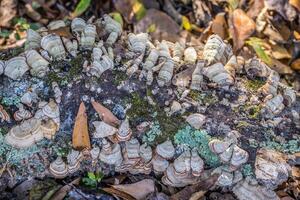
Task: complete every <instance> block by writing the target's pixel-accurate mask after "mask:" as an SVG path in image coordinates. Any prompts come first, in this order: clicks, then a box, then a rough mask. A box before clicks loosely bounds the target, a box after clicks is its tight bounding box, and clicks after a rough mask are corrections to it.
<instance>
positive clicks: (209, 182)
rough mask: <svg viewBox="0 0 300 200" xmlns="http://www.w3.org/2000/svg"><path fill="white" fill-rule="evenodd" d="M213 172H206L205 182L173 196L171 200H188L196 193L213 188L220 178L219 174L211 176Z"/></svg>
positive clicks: (204, 175)
mask: <svg viewBox="0 0 300 200" xmlns="http://www.w3.org/2000/svg"><path fill="white" fill-rule="evenodd" d="M210 174H211V171H205V172H204V174H203V180H202V181H200V182H199V183H197V184H194V185H190V186H187V187H185V188H184V189H182V190H181V191H179V192H178V193H176V194H174V195H172V196H171V198H170V199H171V200H188V199H189V198H190V197H191V196H192V195H193V194H194V193H195V192H198V191H200V190H201V191H203V192H204V191H207V190H208V189H209V188H211V187H212V186H213V185H214V184H215V182H216V181H217V180H218V178H219V174H214V175H212V176H210Z"/></svg>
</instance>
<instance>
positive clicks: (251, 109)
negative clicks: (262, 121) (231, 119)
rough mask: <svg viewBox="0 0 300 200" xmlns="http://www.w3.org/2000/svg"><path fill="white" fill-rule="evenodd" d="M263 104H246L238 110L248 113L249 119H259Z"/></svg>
mask: <svg viewBox="0 0 300 200" xmlns="http://www.w3.org/2000/svg"><path fill="white" fill-rule="evenodd" d="M261 109H262V106H261V105H251V104H246V105H242V106H240V107H239V109H238V110H236V111H237V112H240V113H246V114H247V117H248V118H249V119H259V117H260V113H261Z"/></svg>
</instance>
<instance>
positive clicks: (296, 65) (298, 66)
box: [291, 58, 300, 71]
mask: <svg viewBox="0 0 300 200" xmlns="http://www.w3.org/2000/svg"><path fill="white" fill-rule="evenodd" d="M291 67H292V69H294V70H297V71H299V70H300V58H298V59H296V60H294V61H293V62H292V64H291Z"/></svg>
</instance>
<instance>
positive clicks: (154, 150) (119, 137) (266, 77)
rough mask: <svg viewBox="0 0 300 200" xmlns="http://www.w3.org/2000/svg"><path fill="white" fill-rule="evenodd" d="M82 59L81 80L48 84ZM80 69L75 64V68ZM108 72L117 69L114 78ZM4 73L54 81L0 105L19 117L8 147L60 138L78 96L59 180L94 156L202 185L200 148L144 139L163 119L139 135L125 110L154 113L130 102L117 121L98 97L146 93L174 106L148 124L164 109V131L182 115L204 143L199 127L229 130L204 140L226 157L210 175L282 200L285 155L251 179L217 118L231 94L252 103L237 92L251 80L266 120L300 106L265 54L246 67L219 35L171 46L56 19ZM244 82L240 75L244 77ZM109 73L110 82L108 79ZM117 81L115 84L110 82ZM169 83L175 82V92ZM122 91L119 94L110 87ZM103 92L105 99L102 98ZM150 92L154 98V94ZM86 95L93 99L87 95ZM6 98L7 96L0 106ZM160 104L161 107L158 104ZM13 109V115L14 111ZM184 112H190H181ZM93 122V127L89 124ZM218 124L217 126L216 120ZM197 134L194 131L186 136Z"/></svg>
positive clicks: (247, 193)
mask: <svg viewBox="0 0 300 200" xmlns="http://www.w3.org/2000/svg"><path fill="white" fill-rule="evenodd" d="M60 28H67V29H68V28H70V34H71V36H72V37H67V36H63V35H64V34H59V33H58V32H59V31H58V32H57V31H55V30H57V29H60ZM67 29H66V30H67ZM89 53H90V54H89ZM78 55H80V56H82V55H84V56H83V59H84V60H83V62H82V63H84V64H83V66H82V67H81V66H79V68H78V72H79V73H80V77H78V79H76V81H70V83H67V86H66V87H65V85H63V84H61V82H60V81H58V80H52V79H51V81H50V85H49V84H48V82H47V83H46V81H44V80H43V79H46V78H47V80H48V78H49V77H50V76H49V77H48V75H50V74H49V73H51V77H52V75H53V74H54V76H56V75H57V76H58V77H60V76H61V74H66V73H69V72H70V71H71V68H68V67H66V69H61V68H63V67H61V68H59V69H58V67H56V66H52V65H53V64H55V63H57V62H58V63H63V64H64V63H67V64H66V65H68V66H69V65H72V62H70V60H71V61H72V59H74V58H77V57H79V56H78ZM86 55H87V56H86ZM80 59H81V58H80ZM77 64H78V63H76V65H77ZM76 67H77V66H76ZM76 67H74V66H72V70H74V68H76ZM68 70H70V71H68ZM75 71H76V70H75ZM108 71H114V72H116V73H107V72H108ZM72 72H74V71H72ZM55 73H58V74H55ZM70 73H71V72H70ZM106 73H107V74H106ZM116 74H117V75H121V76H122V77H123V75H127V76H126V77H127V78H128V79H127V80H126V81H123V80H122V81H121V83H119V80H117V76H116ZM0 75H1V76H6V77H3V78H5V79H7V80H9V81H8V82H10V83H19V85H21V82H22V78H24V80H25V82H26V81H27V82H28V81H29V82H30V81H31V80H29V78H28V77H29V75H31V76H33V77H34V78H32V79H34V81H41V82H43V84H45V85H46V84H48V85H47V88H46V87H44V88H43V89H44V90H43V92H44V93H49V94H47V95H41V92H37V91H36V90H35V89H33V88H31V87H29V88H26V89H23V88H21V87H20V91H21V92H20V91H19V90H18V94H17V95H18V98H19V99H20V101H18V102H17V103H16V104H15V105H14V106H15V107H13V106H11V107H9V106H8V107H9V108H8V107H6V106H7V105H8V104H7V105H5V104H4V103H3V106H2V105H0V120H1V123H5V124H8V122H10V121H12V120H14V124H12V125H11V126H12V128H11V129H10V130H9V131H8V133H7V134H6V135H5V142H6V143H7V144H10V145H12V146H13V147H16V148H25V147H29V146H31V145H33V144H34V143H36V142H38V141H40V140H42V139H43V138H48V139H53V138H54V136H55V134H56V132H58V131H59V130H60V128H61V129H62V127H64V125H65V124H66V123H69V116H68V119H66V115H69V113H73V112H72V111H70V112H69V110H68V109H69V107H68V108H67V109H66V107H65V106H66V105H68V106H70V102H65V101H69V100H70V99H72V100H71V104H73V103H74V102H79V101H78V97H80V98H81V100H82V102H81V103H80V105H79V108H78V111H77V115H76V117H75V116H74V126H73V133H72V150H71V151H70V152H69V154H68V155H67V157H66V158H64V157H61V156H58V157H57V158H56V159H55V160H54V161H53V162H52V163H51V164H50V166H49V168H48V169H49V172H50V174H51V175H52V176H54V177H55V178H65V177H66V176H68V175H69V174H72V173H75V172H76V171H78V170H80V167H81V165H82V164H83V162H82V161H83V160H85V159H90V160H91V161H92V165H93V166H96V165H97V164H100V163H101V164H103V165H104V166H109V167H111V169H114V170H115V171H116V172H118V173H131V174H140V173H142V174H147V175H148V174H150V173H151V172H154V174H155V175H156V176H157V177H162V182H163V183H164V184H165V185H168V186H171V187H185V186H187V185H192V184H195V183H198V182H199V181H201V178H202V175H203V174H204V172H206V170H204V169H207V167H208V166H207V165H206V164H207V163H205V161H206V159H207V158H205V156H203V155H204V154H205V153H204V152H200V151H199V149H198V146H197V145H194V146H192V145H191V148H186V149H184V150H182V149H180V147H181V146H180V145H178V148H177V146H174V145H173V143H172V138H171V137H169V135H168V139H166V141H162V142H160V144H158V145H156V146H154V145H152V144H151V145H150V144H148V143H147V142H145V141H144V140H141V138H142V137H141V134H143V133H144V132H146V130H147V131H148V128H149V130H150V131H151V128H153V127H154V125H153V124H155V123H156V122H154V121H153V122H152V121H150V120H148V119H147V121H143V122H140V121H139V122H138V123H139V124H140V125H138V126H137V128H136V129H137V132H135V131H136V129H135V128H132V127H131V126H133V121H134V120H135V119H133V116H134V115H131V114H129V112H128V113H127V111H129V110H130V111H132V112H133V111H134V110H135V109H137V110H141V109H142V112H143V113H144V111H145V110H146V109H147V108H145V107H143V105H142V106H141V107H138V108H137V107H134V106H133V107H132V108H129V107H130V106H132V105H133V103H132V102H129V103H130V106H128V105H126V106H124V105H122V106H120V107H123V106H124V109H123V108H122V109H120V110H122V117H119V115H118V114H114V113H116V112H115V110H118V109H115V108H114V109H112V111H110V110H109V109H108V108H106V107H105V106H104V105H102V104H101V103H99V102H97V101H96V100H95V99H101V100H103V99H104V100H103V102H104V103H105V105H106V102H105V101H107V102H108V101H109V102H111V101H112V100H111V99H109V98H111V97H112V96H113V98H112V99H115V96H114V95H116V99H117V98H119V96H120V95H121V96H122V95H123V94H125V93H126V94H125V95H127V93H128V94H131V93H132V92H133V91H137V92H139V91H138V90H140V89H143V90H144V89H145V88H147V91H146V93H147V100H148V103H149V106H150V104H151V105H156V106H158V107H159V108H162V107H161V105H165V106H167V107H165V108H162V109H156V108H158V107H155V108H154V107H153V108H154V109H155V114H154V112H153V113H151V118H152V114H153V116H154V115H155V116H157V117H161V116H164V115H161V113H160V112H166V114H167V115H166V116H168V117H169V118H171V119H163V120H158V121H159V125H160V126H161V127H163V128H164V129H166V127H171V128H172V131H174V130H175V128H177V127H176V126H177V124H176V123H177V121H175V123H174V120H177V119H176V117H177V116H180V117H183V118H184V119H185V120H182V119H180V120H182V121H178V125H182V124H183V123H185V124H186V125H187V127H189V128H190V129H189V130H193V131H196V133H197V134H195V135H193V137H195V138H197V139H199V140H201V141H202V136H203V135H201V134H202V132H201V131H202V129H203V131H204V129H207V130H209V131H208V132H209V134H211V135H212V136H215V135H214V133H212V132H213V131H214V130H215V128H216V127H217V126H218V128H220V129H221V128H224V127H225V126H226V128H224V130H225V129H226V131H223V132H225V133H227V134H226V136H225V138H224V139H215V138H214V139H209V140H206V146H207V143H208V148H209V149H207V150H210V153H211V152H212V153H214V154H216V158H219V160H220V161H221V166H219V167H217V168H215V169H213V170H211V171H213V173H215V174H219V177H218V179H217V182H216V185H217V186H220V187H226V188H231V189H232V191H233V192H234V194H235V195H236V196H237V197H238V198H239V199H240V200H246V199H247V200H248V199H250V200H251V199H253V200H254V199H258V200H263V199H267V200H268V199H278V197H277V195H276V193H274V192H273V189H275V188H276V187H277V186H278V185H280V184H282V183H283V182H284V181H286V180H287V179H288V177H289V172H290V168H289V166H288V164H287V163H286V160H285V159H284V158H283V155H281V154H276V153H275V152H272V153H270V152H269V151H267V150H265V149H260V150H259V151H258V153H257V156H256V161H255V167H256V169H255V175H256V178H257V181H258V182H257V181H256V180H255V179H250V178H249V177H247V178H245V177H244V176H243V175H242V172H241V171H242V166H243V165H244V164H245V163H247V162H248V159H249V154H248V152H247V151H246V150H244V149H242V148H241V147H243V148H244V145H241V144H240V143H239V137H240V134H239V132H237V131H229V130H228V129H227V124H226V125H224V124H223V122H222V123H220V119H225V118H226V117H227V116H226V114H227V113H226V112H227V110H230V109H231V110H230V112H228V113H229V114H230V115H233V114H234V113H233V112H232V111H233V109H232V107H230V106H227V105H231V106H232V105H233V104H234V102H233V101H234V100H233V101H232V102H231V100H230V99H229V98H228V97H233V98H235V96H237V95H236V94H237V93H238V92H241V93H243V95H244V96H245V97H244V96H242V95H240V96H239V98H237V99H239V100H240V99H244V103H245V102H246V101H247V100H248V97H247V95H248V94H250V92H249V91H246V87H244V88H240V86H241V85H242V86H244V85H245V84H244V82H243V81H244V80H246V81H249V80H250V81H251V80H252V81H253V80H256V81H257V80H259V81H262V82H264V83H263V85H260V86H261V87H260V86H259V87H260V88H259V89H258V90H256V91H255V92H253V96H252V97H251V98H249V100H250V101H249V102H250V104H252V103H253V102H255V105H258V107H259V108H261V109H260V110H259V111H258V112H259V113H260V114H261V115H262V118H263V120H264V119H272V118H274V117H277V115H280V114H281V113H283V112H282V111H283V110H284V109H285V108H286V107H292V106H293V105H295V102H296V98H297V96H296V91H295V90H294V89H292V88H291V87H288V86H287V85H285V84H284V83H282V82H280V74H278V73H277V72H276V71H274V70H273V69H272V68H270V67H269V66H268V65H266V64H265V63H263V62H262V61H261V60H259V59H258V58H256V57H254V58H250V59H249V60H246V61H245V60H244V59H243V57H241V56H236V55H233V52H232V48H231V46H230V45H229V44H228V43H227V42H226V41H223V40H222V39H221V38H220V37H219V36H218V35H211V36H210V37H209V38H208V39H207V41H206V43H205V44H204V45H203V46H191V45H187V44H182V43H181V42H175V43H173V42H169V41H166V40H163V41H155V42H154V41H152V40H151V38H150V36H149V35H148V34H147V33H128V34H127V33H125V32H124V33H123V31H122V26H121V25H120V24H119V23H118V22H117V21H115V20H113V19H112V18H111V17H110V16H109V15H104V16H103V17H102V18H101V19H97V20H94V19H92V20H88V21H85V20H84V19H81V18H74V19H73V20H72V21H71V22H70V25H68V23H67V22H64V21H62V20H57V21H53V22H51V23H49V25H48V26H47V27H43V28H41V29H39V30H37V31H34V30H31V29H29V30H28V32H27V41H26V44H25V52H23V53H21V54H20V55H18V56H15V57H13V58H11V59H9V60H7V61H0ZM238 76H242V79H243V80H241V77H238ZM103 77H104V79H105V80H103V79H101V78H103ZM106 77H109V78H106ZM1 78H2V77H1ZM114 78H115V80H111V79H114ZM100 79H101V80H100ZM49 80H50V79H49ZM131 80H133V81H132V82H131ZM94 81H95V82H96V83H95V84H97V87H98V86H99V87H98V88H97V94H96V93H94V91H96V90H94V91H91V90H90V91H86V90H85V89H86V88H87V87H86V88H85V89H82V90H81V85H80V84H86V85H88V84H90V83H89V82H94ZM137 81H139V82H138V83H140V85H139V84H138V83H137ZM75 82H76V83H75ZM87 82H88V83H87ZM115 82H118V83H115ZM124 82H126V83H124ZM109 84H111V85H109ZM171 84H173V86H172V87H168V86H170V85H171ZM116 85H118V86H117V87H116V89H117V90H118V92H115V88H112V87H114V86H116ZM102 86H103V87H102ZM123 86H124V88H123ZM95 87H96V86H95ZM70 88H71V89H70ZM120 88H122V91H121V90H120ZM128 88H129V89H128ZM0 89H2V88H0ZM66 89H70V91H66ZM98 89H99V91H103V93H102V92H98ZM111 89H112V90H111ZM148 89H149V91H150V93H151V95H153V98H152V96H151V95H148ZM48 90H50V92H49V91H48ZM74 91H75V92H74ZM64 92H66V94H64ZM84 92H87V93H88V94H83V93H84ZM74 93H76V95H75V94H74ZM115 93H116V94H115ZM208 93H209V94H212V96H213V97H217V96H218V98H219V97H220V96H221V95H222V98H223V100H222V101H220V102H222V108H221V107H218V106H219V103H216V105H212V104H214V103H211V102H214V100H212V99H210V97H209V94H208ZM217 93H218V95H217ZM219 93H220V95H219ZM221 93H222V94H221ZM223 94H224V95H223ZM101 95H102V96H101ZM251 95H252V92H251ZM150 96H151V97H150ZM44 97H45V98H44ZM73 97H74V98H73ZM86 97H87V98H86ZM89 97H91V101H89ZM241 97H243V98H241ZM7 99H9V98H7ZM7 99H6V98H2V96H1V103H2V102H5V101H6V100H7ZM19 99H18V100H19ZM45 99H46V101H45ZM119 99H120V102H118V104H119V103H120V104H123V103H124V101H122V100H124V96H122V97H121V98H119ZM73 100H74V101H73ZM150 100H151V101H150ZM156 101H163V102H158V103H159V104H156ZM87 102H90V103H91V104H90V107H86V105H85V104H87ZM127 103H128V102H126V104H127ZM131 103H132V105H131ZM135 103H136V102H135ZM138 103H139V102H138ZM253 104H254V103H253ZM127 106H128V107H127ZM138 106H140V105H138ZM125 107H126V108H125ZM90 108H92V109H90ZM219 108H220V109H219ZM70 109H73V106H70ZM151 109H152V108H151ZM151 109H150V108H149V110H151ZM213 109H216V110H213ZM11 110H13V111H14V113H10V111H11ZM91 110H92V112H94V113H93V114H94V115H92V116H93V117H91V118H90V116H91V115H90V113H87V111H91ZM212 110H213V112H211V111H212ZM147 111H148V110H147ZM152 111H153V110H151V112H152ZM215 111H216V112H215ZM297 111H298V110H297V109H295V110H293V117H294V118H297V119H298V118H299V116H298V115H297ZM62 112H63V114H62ZM145 112H146V111H145ZM74 113H75V112H74ZM186 113H188V114H187V115H185V116H183V114H186ZM204 113H205V115H204ZM10 114H11V116H12V118H11V117H10ZM164 114H165V113H164ZM235 114H236V113H235ZM216 115H220V117H219V116H216ZM297 116H298V117H297ZM88 117H89V118H90V119H92V121H89V119H88ZM95 117H96V118H97V119H95ZM224 117H225V118H224ZM239 117H240V116H239ZM153 118H154V117H153ZM214 118H217V119H214ZM243 118H244V116H243ZM157 119H158V118H157ZM155 120H156V119H155ZM259 120H260V119H259ZM65 121H67V122H65ZM226 121H227V120H226ZM228 121H229V122H230V121H232V120H231V119H228ZM236 121H238V119H237V120H236ZM298 121H299V120H298ZM216 122H218V123H220V124H219V125H216V124H213V123H216ZM164 123H170V124H167V125H166V124H164ZM230 123H231V122H230ZM257 124H259V123H257ZM69 125H70V124H68V126H69ZM152 125H153V126H152ZM231 125H232V126H235V124H231ZM231 125H230V126H228V127H231ZM89 126H90V127H89ZM64 128H65V127H64ZM173 128H174V130H173ZM298 128H299V127H298ZM89 131H93V132H90V133H89ZM160 132H161V135H163V134H167V133H166V132H168V130H160ZM175 133H176V132H175ZM175 133H174V134H175ZM145 135H147V134H145ZM163 136H165V135H163ZM90 137H92V138H93V139H92V140H91V139H90ZM203 137H204V136H203ZM164 138H166V137H164ZM190 138H192V136H191V134H190V135H189V137H187V138H183V139H186V140H189V139H190ZM143 139H144V138H143ZM191 140H192V139H191ZM94 141H97V142H94ZM142 141H143V142H142ZM201 141H199V142H201ZM188 142H189V141H188ZM192 142H193V141H191V143H192ZM197 142H198V141H197ZM200 146H201V145H200ZM245 149H246V148H245ZM203 151H204V150H203ZM202 153H203V154H202ZM47 167H48V166H47ZM260 184H261V185H260Z"/></svg>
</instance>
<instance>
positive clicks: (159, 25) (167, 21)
mask: <svg viewBox="0 0 300 200" xmlns="http://www.w3.org/2000/svg"><path fill="white" fill-rule="evenodd" d="M151 26H152V27H155V28H154V29H153V30H151V31H149V30H150V28H149V27H151ZM147 31H148V32H149V34H150V35H151V36H152V37H153V38H154V39H157V40H160V41H161V40H168V41H171V42H176V41H178V40H179V36H178V33H179V31H180V27H179V25H178V24H177V23H176V22H175V21H174V20H173V19H172V18H171V17H170V16H168V15H167V14H165V13H163V12H161V11H158V10H156V9H149V10H147V14H146V15H145V17H144V18H143V19H141V20H140V21H139V22H138V23H137V24H136V25H135V26H134V32H135V33H141V32H147Z"/></svg>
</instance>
